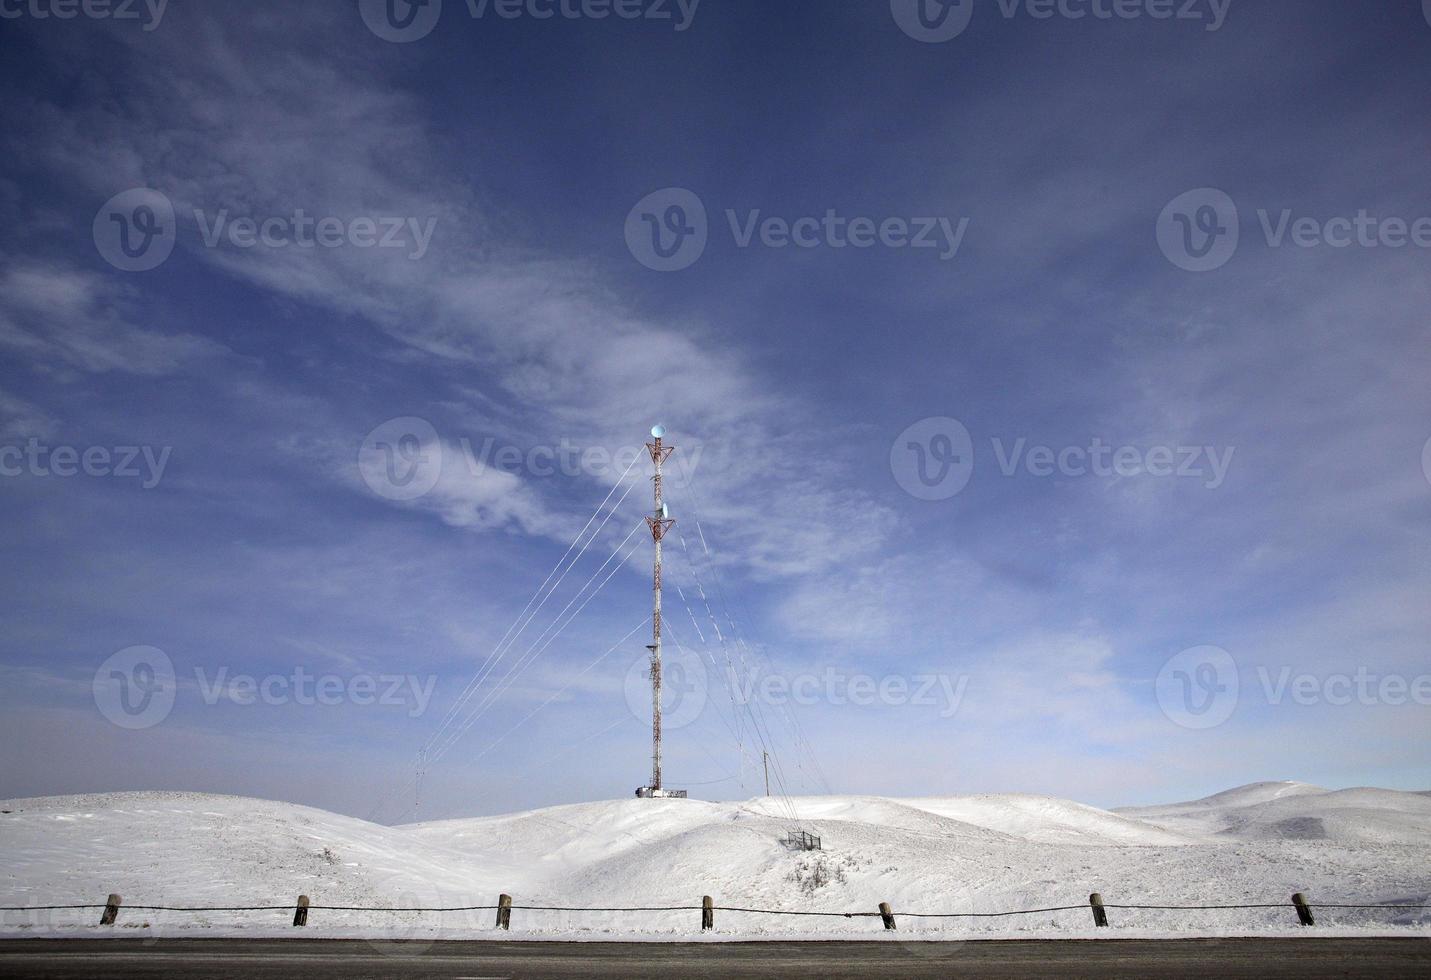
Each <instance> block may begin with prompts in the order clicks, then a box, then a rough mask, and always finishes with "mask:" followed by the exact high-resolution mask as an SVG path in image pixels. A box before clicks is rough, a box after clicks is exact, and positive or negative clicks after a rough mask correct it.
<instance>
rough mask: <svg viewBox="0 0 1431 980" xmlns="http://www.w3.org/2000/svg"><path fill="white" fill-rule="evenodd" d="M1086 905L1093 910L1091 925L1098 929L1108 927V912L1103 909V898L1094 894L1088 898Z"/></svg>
mask: <svg viewBox="0 0 1431 980" xmlns="http://www.w3.org/2000/svg"><path fill="white" fill-rule="evenodd" d="M1088 904H1089V906H1091V907H1092V909H1093V924H1094V925H1095V926H1098V927H1099V928H1104V927H1106V926H1107V925H1108V910H1107V909H1106V908H1104V907H1103V896H1102V895H1100V894H1098V893H1097V892H1094V893H1093V894H1092V895H1089V896H1088Z"/></svg>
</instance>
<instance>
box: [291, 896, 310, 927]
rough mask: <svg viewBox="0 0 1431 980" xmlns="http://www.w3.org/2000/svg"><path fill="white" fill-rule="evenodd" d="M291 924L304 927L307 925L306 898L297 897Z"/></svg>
mask: <svg viewBox="0 0 1431 980" xmlns="http://www.w3.org/2000/svg"><path fill="white" fill-rule="evenodd" d="M293 924H294V925H295V926H306V925H307V924H308V896H307V895H299V896H298V906H297V908H295V909H294V910H293Z"/></svg>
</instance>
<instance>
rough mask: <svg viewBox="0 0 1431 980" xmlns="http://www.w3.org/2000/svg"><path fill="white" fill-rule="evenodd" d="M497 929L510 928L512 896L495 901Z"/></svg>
mask: <svg viewBox="0 0 1431 980" xmlns="http://www.w3.org/2000/svg"><path fill="white" fill-rule="evenodd" d="M497 928H498V929H510V928H512V896H511V895H503V896H502V897H500V898H498V899H497Z"/></svg>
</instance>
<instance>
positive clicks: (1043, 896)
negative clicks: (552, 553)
mask: <svg viewBox="0 0 1431 980" xmlns="http://www.w3.org/2000/svg"><path fill="white" fill-rule="evenodd" d="M794 805H795V808H796V810H797V812H798V813H799V816H800V823H799V826H800V827H802V828H803V829H807V830H810V831H812V832H814V833H816V834H819V835H820V836H821V837H822V838H823V840H824V850H823V851H820V852H793V851H790V850H787V849H786V848H785V847H783V846H782V845H781V843H780V839H781V838H782V837H784V836H785V834H786V832H787V831H788V830H789V829H790V828H791V826H792V822H791V821H790V819H789V817H788V811H787V809H786V806H785V804H784V802H783V801H779V800H774V799H757V800H752V801H749V802H746V803H707V802H701V801H698V800H634V799H632V800H622V801H615V802H606V803H583V804H577V805H572V806H563V807H554V808H551V809H546V810H537V811H533V812H530V813H518V814H512V815H508V816H501V817H487V818H481V819H469V820H449V821H442V822H437V823H427V824H416V825H409V826H403V827H384V826H379V825H376V824H370V823H366V822H364V821H361V820H356V819H353V818H350V817H342V816H338V815H335V814H331V813H326V812H324V811H322V810H315V809H311V808H308V807H301V806H295V805H292V804H288V803H273V802H266V801H261V800H248V799H240V798H236V797H227V796H211V795H205V794H199V793H118V794H108V795H98V796H68V797H51V798H43V799H31V800H13V801H8V802H4V803H0V810H4V811H5V812H4V813H3V814H0V849H3V853H4V855H5V868H4V880H3V882H0V905H24V906H37V905H48V904H70V903H102V902H103V901H104V897H105V896H106V895H107V894H108V893H109V892H118V893H120V894H121V895H123V896H124V900H125V903H126V905H183V906H196V905H288V904H291V903H292V902H293V901H294V899H295V898H296V896H298V895H299V894H300V893H302V894H307V895H309V896H311V897H312V901H313V904H314V905H344V906H364V907H388V908H393V907H408V906H470V905H493V904H495V903H496V900H497V896H498V894H499V893H501V892H507V893H509V894H511V895H513V896H514V899H515V901H516V904H517V905H518V906H521V905H560V906H601V907H625V906H666V905H680V906H690V905H696V906H698V905H699V904H700V900H701V896H702V895H711V896H713V897H714V898H715V901H716V904H717V905H726V906H741V907H757V908H771V909H786V910H803V911H809V910H820V911H835V912H851V911H857V912H871V911H874V910H875V909H876V907H877V906H878V904H879V903H880V902H881V901H887V902H889V903H890V904H891V905H892V906H893V907H894V909H895V912H896V914H897V915H899V914H901V913H914V912H945V913H947V912H961V913H969V912H974V913H989V912H1003V911H1008V910H1013V909H1034V908H1045V907H1050V906H1063V905H1075V906H1081V907H1080V908H1078V909H1075V910H1072V911H1064V912H1047V913H1041V914H1037V915H1026V916H1015V917H1009V918H963V919H944V920H941V919H917V918H914V917H911V916H909V915H907V914H906V915H905V916H904V917H903V918H901V919H900V920H899V931H898V932H897V933H895V934H885V933H884V932H883V930H882V928H881V925H880V922H879V920H878V918H855V919H843V918H787V917H776V916H764V915H752V914H748V913H736V912H720V913H718V915H717V921H716V924H717V930H716V933H715V934H714V935H713V936H707V937H704V938H714V939H731V938H761V937H768V938H796V937H807V938H837V937H844V938H849V937H853V938H880V939H888V940H890V941H896V942H911V941H915V940H920V939H961V938H996V937H1010V936H1012V937H1020V938H1032V937H1044V936H1047V937H1079V936H1091V935H1093V934H1094V933H1093V929H1092V928H1091V926H1092V921H1091V915H1090V913H1089V911H1088V910H1087V908H1086V902H1087V899H1088V895H1089V893H1090V892H1094V891H1097V892H1101V893H1102V894H1103V896H1104V899H1105V901H1107V902H1109V903H1110V904H1128V905H1219V904H1238V903H1264V902H1267V903H1287V902H1288V901H1289V898H1290V896H1291V895H1292V893H1293V892H1297V891H1301V892H1305V893H1306V894H1307V895H1308V896H1309V897H1310V898H1311V899H1312V901H1313V903H1314V904H1315V903H1317V902H1324V903H1346V904H1380V903H1404V904H1421V905H1425V904H1431V796H1428V795H1426V794H1420V793H1403V792H1395V791H1391V790H1379V789H1353V790H1342V791H1337V792H1329V791H1326V790H1322V789H1319V788H1317V787H1314V786H1307V785H1304V784H1298V783H1260V784H1256V785H1253V786H1246V787H1242V788H1241V789H1236V790H1231V791H1229V792H1227V793H1221V794H1218V795H1217V796H1213V797H1209V798H1208V799H1206V800H1199V801H1196V802H1193V803H1181V804H1175V805H1171V806H1162V807H1147V808H1139V809H1130V810H1124V811H1121V812H1117V813H1112V812H1108V811H1105V810H1098V809H1095V808H1093V807H1088V806H1083V805H1081V804H1078V803H1072V802H1068V801H1065V800H1058V799H1052V798H1048V797H1041V796H1023V795H984V796H959V797H940V798H931V799H904V800H895V799H885V798H877V797H818V798H802V799H797V800H795V801H794ZM1109 914H1110V918H1111V919H1112V920H1113V927H1112V928H1110V929H1103V930H1099V931H1098V934H1099V935H1100V937H1104V938H1107V937H1116V936H1129V937H1131V936H1148V935H1159V936H1161V935H1177V936H1215V935H1250V934H1259V935H1261V934H1268V935H1270V934H1292V935H1297V934H1304V933H1302V932H1301V930H1299V928H1298V926H1297V924H1296V917H1295V914H1294V913H1293V911H1292V909H1291V908H1290V906H1285V907H1282V908H1276V909H1265V910H1251V911H1133V910H1121V909H1114V910H1111V911H1110V913H1109ZM0 915H3V919H2V920H0V934H4V935H10V936H14V935H49V936H53V935H57V934H59V935H127V936H131V937H132V936H136V935H144V936H162V935H175V934H182V935H194V934H196V933H201V934H205V935H233V934H242V935H280V936H292V935H293V930H292V928H291V927H290V925H289V922H290V921H291V918H292V916H291V913H286V912H283V911H270V912H245V913H225V912H207V913H188V912H143V911H139V910H133V909H127V910H126V911H124V912H122V913H121V915H120V926H119V928H116V929H103V930H101V929H99V928H98V927H97V926H96V925H94V923H95V922H97V921H98V912H97V911H93V910H84V911H57V912H48V913H47V912H38V911H25V912H7V913H3V914H0ZM493 920H494V913H492V912H491V911H480V912H448V913H412V912H356V911H355V912H337V911H322V910H315V911H314V912H313V913H312V916H311V919H310V925H309V927H308V929H307V930H305V935H309V936H335V937H336V936H361V937H365V938H374V939H375V940H378V941H381V940H382V939H424V938H462V937H481V936H487V937H491V936H494V935H496V933H495V930H494V928H493V926H494V921H493ZM698 927H699V912H693V911H681V912H662V913H648V914H641V915H631V914H621V913H601V912H597V913H575V912H537V911H526V910H522V909H518V910H517V911H515V912H514V913H513V920H512V931H511V933H508V934H504V938H514V939H515V938H521V937H524V936H526V937H531V938H543V939H550V938H574V939H581V938H586V939H610V938H615V937H620V938H644V939H663V940H674V939H693V938H702V937H701V936H700V933H699V929H698ZM1316 931H1317V933H1318V934H1321V935H1327V934H1335V933H1337V932H1345V933H1352V934H1358V935H1361V934H1369V933H1378V934H1389V935H1424V936H1428V937H1431V912H1426V911H1420V912H1410V911H1378V912H1370V911H1352V910H1346V911H1333V910H1326V909H1323V910H1321V911H1320V912H1319V914H1318V928H1317V930H1316Z"/></svg>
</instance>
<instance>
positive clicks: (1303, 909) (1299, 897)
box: [1292, 892, 1317, 926]
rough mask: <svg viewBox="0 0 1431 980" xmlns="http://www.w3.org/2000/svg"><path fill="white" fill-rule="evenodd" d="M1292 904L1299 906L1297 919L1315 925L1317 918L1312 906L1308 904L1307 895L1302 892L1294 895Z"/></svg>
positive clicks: (1308, 924) (1303, 923)
mask: <svg viewBox="0 0 1431 980" xmlns="http://www.w3.org/2000/svg"><path fill="white" fill-rule="evenodd" d="M1292 904H1293V905H1295V906H1297V919H1298V920H1299V921H1300V922H1301V923H1302V925H1304V926H1314V925H1316V924H1317V920H1316V919H1314V918H1313V917H1312V907H1311V906H1310V905H1308V904H1307V896H1306V895H1303V894H1302V893H1301V892H1298V893H1297V894H1295V895H1293V896H1292Z"/></svg>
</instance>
